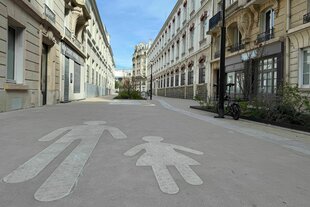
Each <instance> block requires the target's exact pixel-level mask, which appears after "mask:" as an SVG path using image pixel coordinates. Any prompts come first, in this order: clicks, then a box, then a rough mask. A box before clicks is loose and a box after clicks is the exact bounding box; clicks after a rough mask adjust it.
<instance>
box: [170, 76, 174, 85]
mask: <svg viewBox="0 0 310 207" xmlns="http://www.w3.org/2000/svg"><path fill="white" fill-rule="evenodd" d="M170 80H171V84H170V85H171V87H173V84H174V83H173V81H174V77H173V74H172V76H171V79H170Z"/></svg>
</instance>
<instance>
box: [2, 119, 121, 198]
mask: <svg viewBox="0 0 310 207" xmlns="http://www.w3.org/2000/svg"><path fill="white" fill-rule="evenodd" d="M105 123H106V122H104V121H88V122H85V123H84V124H85V125H80V126H72V127H65V128H61V129H58V130H55V131H53V132H51V133H49V134H48V135H46V136H44V137H42V138H41V139H39V141H51V140H53V139H55V138H57V137H58V136H60V135H61V134H63V133H65V132H66V131H68V133H66V134H65V135H63V136H62V137H61V138H60V139H59V140H57V141H56V142H55V143H53V144H51V145H50V146H49V147H47V148H46V149H44V150H43V151H42V152H40V153H38V154H37V155H35V156H34V157H33V158H31V159H30V160H28V161H27V162H25V163H24V164H23V165H21V166H20V167H18V168H17V169H16V170H14V171H13V172H12V173H10V174H9V175H7V176H6V177H5V178H4V179H3V180H4V181H5V182H6V183H20V182H25V181H27V180H30V179H32V178H34V177H36V176H37V175H38V174H39V173H40V172H41V171H42V170H43V169H44V168H45V167H46V166H48V164H49V163H50V162H52V161H53V160H54V159H55V158H56V157H57V156H58V155H59V154H60V153H61V152H63V151H64V150H65V149H66V148H67V147H68V146H69V145H70V144H71V143H72V142H74V141H75V140H81V142H80V144H79V145H78V146H77V147H76V148H75V149H74V150H73V151H72V152H71V153H70V154H69V155H68V156H67V158H66V159H65V160H64V161H63V162H62V163H61V164H60V165H59V166H58V167H57V169H56V170H55V171H54V172H53V173H52V174H51V175H50V177H49V178H48V179H47V180H46V181H45V182H44V183H43V185H42V186H41V187H40V188H39V189H38V190H37V192H36V193H35V196H34V197H35V199H37V200H39V201H54V200H58V199H61V198H63V197H65V196H67V195H69V194H70V192H71V191H72V189H73V187H74V185H75V184H76V182H77V181H78V177H79V175H80V174H81V172H82V170H83V168H84V166H85V164H86V162H87V160H88V159H89V157H90V155H91V153H92V152H93V150H94V148H95V147H96V145H97V143H98V141H99V139H100V137H101V135H102V134H103V132H104V131H105V130H108V131H109V132H110V134H111V135H112V136H113V137H114V138H115V139H125V138H127V136H126V135H125V134H124V133H123V132H122V131H120V130H119V129H118V128H114V127H109V126H103V124H105Z"/></svg>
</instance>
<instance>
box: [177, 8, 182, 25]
mask: <svg viewBox="0 0 310 207" xmlns="http://www.w3.org/2000/svg"><path fill="white" fill-rule="evenodd" d="M180 25H181V11H179V12H178V17H177V29H180Z"/></svg>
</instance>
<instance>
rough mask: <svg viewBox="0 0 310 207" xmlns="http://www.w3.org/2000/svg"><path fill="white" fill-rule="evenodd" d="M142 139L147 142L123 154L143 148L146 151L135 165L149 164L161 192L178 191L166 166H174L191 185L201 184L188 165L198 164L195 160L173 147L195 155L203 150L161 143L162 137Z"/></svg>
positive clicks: (200, 153) (132, 154) (127, 154)
mask: <svg viewBox="0 0 310 207" xmlns="http://www.w3.org/2000/svg"><path fill="white" fill-rule="evenodd" d="M142 139H143V140H144V141H147V142H148V143H145V144H141V145H138V146H135V147H133V148H132V149H130V150H128V151H127V152H125V154H124V155H126V156H134V155H136V154H137V153H139V152H140V151H141V150H145V151H146V153H145V154H143V155H142V156H141V157H140V158H139V159H138V160H137V163H136V166H151V167H152V169H153V172H154V175H155V177H156V180H157V182H158V185H159V188H160V190H161V191H162V192H164V193H167V194H176V193H178V192H179V187H178V186H177V184H176V183H175V181H174V179H173V177H172V176H171V174H170V173H169V170H168V169H167V166H175V167H176V169H177V170H178V171H179V173H180V174H181V175H182V177H183V178H184V180H185V181H186V182H187V183H189V184H191V185H201V184H202V183H203V181H202V180H201V179H200V177H199V176H198V175H197V174H196V173H195V172H194V171H193V170H192V169H191V167H190V165H200V164H199V163H198V162H197V161H196V160H194V159H192V158H190V157H188V156H185V155H183V154H181V153H178V152H176V151H175V149H176V150H180V151H184V152H189V153H193V154H196V155H202V154H203V152H200V151H196V150H192V149H189V148H186V147H182V146H178V145H173V144H167V143H162V142H161V141H162V140H163V138H162V137H156V136H147V137H143V138H142Z"/></svg>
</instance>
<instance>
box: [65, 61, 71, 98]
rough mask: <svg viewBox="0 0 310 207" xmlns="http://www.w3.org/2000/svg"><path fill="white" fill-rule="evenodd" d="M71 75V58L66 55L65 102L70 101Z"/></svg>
mask: <svg viewBox="0 0 310 207" xmlns="http://www.w3.org/2000/svg"><path fill="white" fill-rule="evenodd" d="M69 79H70V77H69V58H68V57H65V84H64V102H65V103H67V102H69V87H70V80H69Z"/></svg>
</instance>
